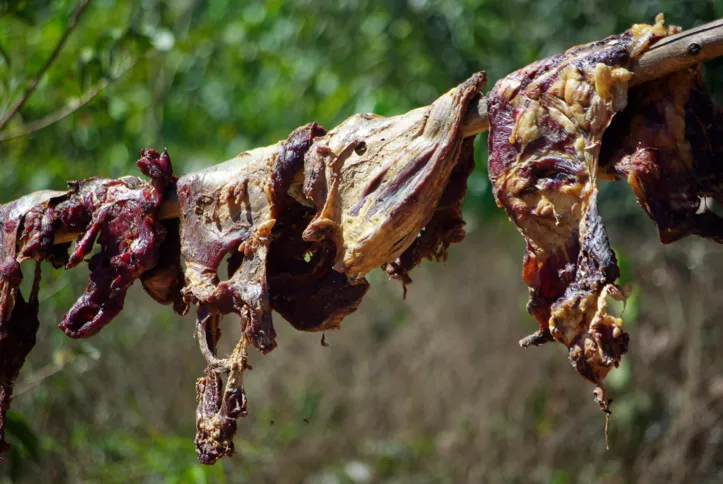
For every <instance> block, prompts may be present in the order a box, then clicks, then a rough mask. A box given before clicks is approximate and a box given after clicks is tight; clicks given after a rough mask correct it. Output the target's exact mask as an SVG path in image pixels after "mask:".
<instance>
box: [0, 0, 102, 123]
mask: <svg viewBox="0 0 723 484" xmlns="http://www.w3.org/2000/svg"><path fill="white" fill-rule="evenodd" d="M89 3H90V0H81V1H80V3H79V4H78V7H77V8H76V9H75V11H74V12H73V15H71V16H70V19H69V20H68V26H67V27H66V28H65V32H63V35H61V36H60V39H58V43H57V44H56V45H55V48H54V49H53V51H52V52H51V53H50V56H49V57H48V59H47V60H46V61H45V64H43V66H42V67H41V68H40V70H39V71H38V72H37V73H36V74H35V76H34V77H33V78H32V79H30V81H29V82H28V86H27V87H26V88H25V91H24V92H23V93H22V95H21V96H20V97H19V98H18V100H17V101H15V104H13V105H12V106H10V109H8V110H7V112H6V113H5V115H4V116H3V117H2V119H0V131H2V130H3V129H4V128H5V126H6V125H7V124H8V122H9V121H10V120H11V119H12V118H13V116H15V115H16V114H17V113H18V111H20V108H21V107H23V105H24V104H25V102H26V101H27V100H28V98H30V95H31V94H32V93H33V91H35V88H36V87H37V86H38V83H39V82H40V79H41V78H42V77H43V74H45V71H47V70H48V68H49V67H50V66H51V64H52V63H53V62H54V61H55V59H56V58H57V57H58V54H60V51H61V50H62V49H63V46H64V45H65V42H66V41H67V40H68V37H70V34H72V33H73V30H75V27H76V26H77V25H78V19H80V16H81V15H82V14H83V11H84V10H85V8H86V7H87V6H88V4H89Z"/></svg>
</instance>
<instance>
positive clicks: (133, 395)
mask: <svg viewBox="0 0 723 484" xmlns="http://www.w3.org/2000/svg"><path fill="white" fill-rule="evenodd" d="M646 228H647V229H649V230H648V231H647V232H648V233H647V236H640V235H635V234H633V236H632V237H631V236H630V234H629V233H627V232H626V231H625V230H624V229H619V230H613V231H612V234H611V237H612V238H613V240H617V241H623V243H622V244H621V245H620V248H619V251H620V252H621V253H625V254H627V256H626V257H625V258H624V259H623V260H624V262H625V266H624V270H625V272H626V277H627V278H629V279H630V280H633V281H634V286H633V287H634V295H633V297H632V298H631V300H630V301H629V304H628V307H627V308H626V310H625V316H626V323H627V329H628V331H629V332H630V334H631V338H632V345H631V349H630V354H629V355H628V356H627V357H626V358H625V362H624V364H623V365H622V367H621V368H620V369H618V370H615V371H614V373H613V374H611V376H610V378H609V380H608V381H609V386H610V388H611V394H612V396H613V398H614V399H615V402H614V404H613V410H614V414H613V416H612V419H611V422H610V447H611V448H610V450H609V451H606V450H605V441H604V430H603V429H604V418H603V415H602V414H601V413H600V411H599V410H598V408H597V405H596V404H595V403H594V402H593V400H592V394H591V391H592V386H591V385H590V384H588V383H586V382H585V381H583V380H582V379H581V378H580V377H579V376H578V375H577V374H576V373H575V372H574V370H573V369H572V368H571V367H570V365H569V363H568V361H567V357H566V356H567V355H566V352H565V350H564V348H563V347H562V346H560V345H548V346H545V347H542V348H535V349H530V350H522V349H520V348H519V347H518V346H517V340H518V339H519V338H520V337H521V336H524V335H526V334H527V333H528V332H530V331H532V330H533V329H534V327H535V325H536V323H534V322H533V320H532V318H530V317H529V316H528V315H527V314H526V313H525V312H524V303H525V299H526V297H525V293H526V291H525V287H524V285H523V284H522V283H521V281H520V277H519V272H520V261H519V257H518V256H519V255H520V254H521V249H522V247H521V244H520V243H519V241H517V239H516V234H515V233H513V231H512V229H511V228H510V227H508V226H507V225H505V224H502V223H498V224H490V225H488V226H485V227H484V229H478V230H476V231H474V232H473V234H472V235H470V236H469V237H468V238H467V240H465V241H464V243H463V244H462V245H460V246H458V247H455V248H454V250H453V251H452V254H451V258H450V261H449V262H448V264H446V265H441V264H432V263H428V264H425V265H424V266H423V267H422V268H421V269H419V270H418V271H416V272H415V274H414V276H416V277H415V282H414V283H413V285H412V286H410V288H409V296H408V298H407V300H406V301H402V299H401V287H399V285H398V284H397V283H395V282H393V281H387V280H386V278H385V277H382V275H381V274H375V275H374V276H375V277H373V286H372V290H371V293H370V294H369V296H368V298H367V299H366V300H365V301H364V303H363V305H362V308H361V309H360V311H359V312H358V313H357V314H355V315H353V316H351V317H350V318H348V320H346V321H345V322H344V324H343V328H342V330H340V331H335V332H331V333H327V335H326V339H327V341H328V342H329V343H330V346H329V347H326V348H325V347H322V346H321V344H320V337H321V335H319V334H304V333H299V332H296V331H293V330H292V329H291V328H290V327H289V326H288V325H286V324H284V322H283V321H282V320H280V319H279V318H277V327H278V329H279V348H278V349H277V350H275V351H274V352H272V353H271V354H269V355H267V356H260V355H258V354H254V355H253V356H252V364H253V366H254V370H253V371H252V372H250V373H249V375H248V377H247V380H246V381H247V391H248V394H249V398H250V416H249V417H248V418H247V419H246V420H245V421H243V422H242V425H241V427H240V430H239V436H238V438H237V449H238V455H237V456H235V457H234V458H232V459H227V460H225V461H224V462H223V464H221V466H222V469H223V470H222V471H221V470H220V469H218V472H217V473H215V474H212V475H210V476H205V478H209V479H210V480H212V481H215V480H217V479H222V478H224V477H225V480H226V481H228V482H302V481H303V482H372V481H375V482H378V481H387V480H389V481H392V482H550V483H565V482H604V483H618V482H620V483H622V482H650V483H653V482H711V483H712V482H720V479H722V478H723V356H721V352H720V348H719V344H720V342H721V341H722V338H721V331H722V330H723V327H722V326H721V324H720V320H721V318H722V317H723V298H721V297H720V288H721V287H723V270H722V269H723V250H721V248H720V247H718V246H716V245H714V244H712V243H710V242H706V241H701V240H686V241H683V242H681V243H679V244H677V245H675V246H671V247H661V246H660V245H659V244H657V241H656V240H654V235H653V227H652V224H649V226H648V227H646ZM146 307H147V299H146V298H145V295H143V294H140V291H136V294H135V295H134V298H133V303H131V304H129V305H128V308H127V311H126V315H125V318H124V319H123V320H122V321H118V322H117V323H116V324H115V325H114V327H115V329H114V330H109V331H106V332H104V333H103V334H102V335H101V336H100V337H99V338H97V339H96V340H95V341H94V343H95V345H96V346H95V350H96V351H97V352H98V353H99V354H101V355H102V357H101V358H99V359H98V360H93V359H92V358H88V357H87V356H83V357H76V358H79V360H78V361H76V362H75V363H71V364H70V365H71V366H72V368H71V369H69V370H68V371H71V372H75V373H77V377H76V378H75V379H69V378H65V379H63V380H62V381H63V384H65V385H69V386H70V387H71V388H68V389H65V391H64V392H63V397H62V398H55V397H54V395H53V394H54V387H55V386H56V385H58V384H59V383H60V379H58V378H54V377H50V378H48V379H47V380H45V381H44V382H42V384H41V385H39V386H36V387H34V388H33V389H32V390H29V391H28V392H26V393H24V394H22V395H20V396H19V397H18V398H17V401H16V405H17V406H18V407H19V408H20V409H22V410H23V411H24V412H27V410H28V408H27V405H28V404H30V401H31V400H33V399H35V400H37V399H38V398H39V394H44V395H45V402H44V405H43V406H42V411H39V412H35V413H34V421H33V428H34V429H36V430H37V431H38V432H40V433H41V435H42V436H44V437H41V438H46V437H47V438H49V439H52V440H53V441H54V442H55V443H56V444H55V445H56V446H57V447H56V448H54V449H52V448H51V449H49V450H48V451H46V452H44V453H43V465H41V466H34V467H33V468H31V469H28V472H27V473H26V474H25V475H24V479H23V481H25V482H48V481H51V480H52V481H56V480H91V481H94V480H98V481H101V480H102V481H126V480H128V479H129V478H146V479H150V480H151V481H155V480H157V479H158V478H159V477H160V476H162V475H163V472H162V471H161V469H157V468H154V465H152V464H151V463H149V462H148V461H149V460H152V459H154V458H155V459H158V460H157V461H156V462H155V465H156V466H160V467H162V466H163V459H164V451H162V450H157V454H158V455H156V456H155V457H154V456H153V452H154V447H155V444H154V440H156V439H157V440H158V445H159V446H160V445H171V444H169V443H168V442H163V440H164V439H165V437H160V436H167V435H175V436H176V438H177V439H178V440H179V441H181V440H182V442H179V443H178V444H177V445H179V446H181V447H182V448H183V449H185V450H187V451H186V452H185V453H177V454H173V459H180V460H186V461H187V462H191V461H192V460H193V459H194V455H193V452H192V449H191V445H190V442H191V440H192V437H193V418H194V417H193V415H194V409H195V402H194V396H193V395H194V392H193V388H194V381H195V377H196V376H197V375H200V374H201V371H202V367H203V362H202V357H201V356H200V355H199V354H198V352H197V350H196V345H195V341H194V340H193V337H192V331H190V325H191V322H190V320H177V319H175V318H171V319H170V320H167V321H158V320H151V321H148V320H147V318H145V317H144V314H143V313H144V312H146V311H147V309H146ZM159 323H161V324H159ZM226 324H227V333H228V334H227V336H226V339H225V340H226V343H227V344H229V345H230V344H231V341H232V340H233V336H232V335H233V333H234V328H233V327H232V326H233V324H234V323H233V322H232V321H230V320H229V321H228V322H227V323H226ZM169 327H174V328H177V329H178V330H177V331H176V330H175V329H174V330H171V331H169ZM51 350H52V349H51V348H49V347H48V346H47V339H45V340H44V341H41V343H40V345H39V347H38V350H37V351H36V353H35V358H34V359H33V361H34V362H41V361H44V360H47V355H48V354H50V353H51V352H52V351H51ZM83 358H85V360H83ZM82 361H86V363H82ZM32 375H33V371H28V372H26V373H25V375H24V377H25V378H24V381H26V382H27V381H28V379H31V378H32ZM22 386H23V383H21V384H20V387H21V388H22ZM306 419H308V423H307V421H306ZM106 432H111V433H112V434H113V435H115V436H118V440H115V441H113V442H108V441H107V439H105V438H104V437H105V434H106ZM134 439H138V441H136V442H133V440H134ZM146 441H147V442H146ZM135 446H142V447H143V449H145V450H144V452H148V453H150V455H148V456H139V455H137V453H138V452H137V450H135ZM165 458H166V459H167V458H168V457H165ZM169 465H170V464H169ZM175 465H178V463H176V464H175ZM192 475H193V474H192V473H191V474H189V475H188V476H192ZM188 476H187V477H188ZM169 477H171V476H170V475H166V480H168V478H169ZM176 478H180V480H181V481H185V480H186V478H184V477H182V476H180V477H179V476H172V480H173V479H176Z"/></svg>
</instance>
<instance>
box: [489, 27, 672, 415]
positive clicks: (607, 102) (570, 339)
mask: <svg viewBox="0 0 723 484" xmlns="http://www.w3.org/2000/svg"><path fill="white" fill-rule="evenodd" d="M668 33H669V32H668V30H667V29H665V28H664V27H663V23H662V19H660V20H659V21H658V22H657V23H656V24H655V25H654V26H644V25H635V26H633V28H632V29H631V30H629V31H627V32H625V33H624V34H622V35H620V36H617V37H608V38H607V39H603V40H601V41H598V42H594V43H591V44H587V45H583V46H579V47H574V48H572V49H570V50H568V51H567V52H565V53H564V54H561V55H558V56H555V57H551V58H549V59H545V60H542V61H539V62H536V63H534V64H531V65H529V66H527V67H525V68H523V69H521V70H519V71H517V72H514V73H513V74H511V75H509V76H507V77H506V78H504V79H502V80H501V81H499V82H498V83H497V85H496V86H495V88H494V89H493V91H492V92H490V94H489V95H488V103H489V115H490V123H491V129H490V136H489V153H490V155H489V176H490V180H491V181H492V183H493V185H494V194H495V198H496V200H497V203H498V204H499V205H500V206H502V207H504V208H505V210H506V211H507V214H508V215H509V217H510V220H512V221H513V222H514V223H515V224H516V225H517V227H518V229H519V230H520V233H521V234H522V235H523V237H524V238H525V240H526V242H527V253H526V254H525V258H524V267H523V274H522V277H523V279H524V281H525V283H527V285H528V286H529V287H530V301H529V303H528V307H527V308H528V311H529V312H530V313H531V314H532V315H533V316H535V318H536V319H537V321H538V323H539V325H540V329H539V331H538V332H536V333H534V334H532V335H530V336H529V337H527V338H525V339H523V340H522V341H521V342H520V343H521V345H522V346H525V347H526V346H529V345H537V344H541V343H544V342H547V341H550V340H553V339H554V340H556V341H559V342H561V343H563V344H564V345H565V346H566V347H567V348H568V350H569V357H570V362H571V363H572V365H573V367H574V368H575V369H576V370H577V371H578V372H579V373H580V374H581V375H582V376H583V377H585V378H586V379H587V380H589V381H591V382H593V383H595V384H596V385H597V388H596V390H595V396H596V399H597V400H598V403H600V406H601V408H602V409H603V410H605V411H607V410H608V408H607V405H608V403H607V398H606V396H605V393H604V389H603V387H602V381H603V379H604V378H605V376H606V375H607V373H608V372H609V371H610V369H611V368H613V367H615V366H617V365H618V364H619V362H620V359H621V357H622V355H623V354H624V353H625V352H626V351H627V347H628V335H627V334H626V333H624V332H623V331H622V320H620V319H619V318H616V317H613V316H611V315H609V314H608V313H607V300H606V299H607V297H608V296H613V297H616V298H622V297H623V294H622V292H621V291H620V289H619V288H618V287H617V286H616V285H615V280H616V279H617V277H618V275H619V271H618V267H617V261H616V259H615V254H614V253H613V252H612V250H611V249H610V244H609V242H608V239H607V235H606V233H605V229H604V227H603V225H602V220H601V218H600V216H599V214H598V212H597V184H596V177H597V172H598V156H599V152H600V147H601V141H602V136H603V132H604V131H605V129H606V128H607V127H608V125H609V124H610V122H611V120H612V117H613V115H614V114H615V113H616V112H617V111H620V110H622V109H623V108H624V107H625V105H626V104H627V88H628V81H629V79H630V77H631V75H632V74H631V72H630V71H629V70H628V69H627V67H629V63H630V61H631V60H632V59H633V58H634V57H635V56H636V55H639V54H640V53H641V52H643V51H644V50H645V49H646V48H647V47H648V46H649V45H650V44H651V43H652V42H654V41H655V40H657V39H659V38H661V37H664V36H665V35H667V34H668Z"/></svg>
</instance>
